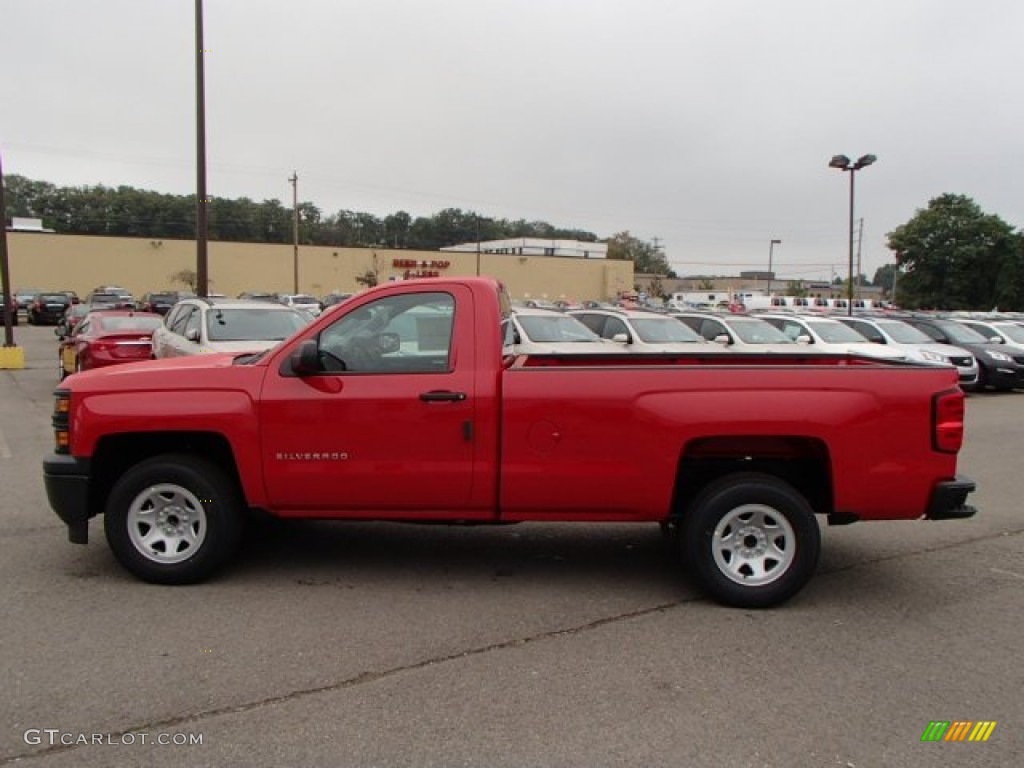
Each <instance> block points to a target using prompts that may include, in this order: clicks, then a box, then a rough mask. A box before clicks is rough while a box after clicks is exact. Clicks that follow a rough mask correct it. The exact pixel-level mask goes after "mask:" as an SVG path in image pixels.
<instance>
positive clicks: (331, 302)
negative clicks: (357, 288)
mask: <svg viewBox="0 0 1024 768" xmlns="http://www.w3.org/2000/svg"><path fill="white" fill-rule="evenodd" d="M353 296H355V294H354V293H328V294H327V295H326V296H324V300H323V301H321V302H320V307H321V309H327V308H328V307H335V306H337V305H338V304H343V303H345V302H346V301H348V300H349V299H351V298H352V297H353Z"/></svg>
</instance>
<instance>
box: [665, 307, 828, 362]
mask: <svg viewBox="0 0 1024 768" xmlns="http://www.w3.org/2000/svg"><path fill="white" fill-rule="evenodd" d="M671 317H674V318H676V319H677V320H678V321H680V322H682V323H685V324H686V325H688V326H689V327H690V328H692V329H693V330H694V331H696V332H697V333H698V334H700V335H701V336H703V337H704V338H705V339H707V340H708V341H713V342H715V343H717V344H721V345H722V346H724V347H728V348H729V349H732V350H733V351H734V352H750V353H762V354H763V353H766V352H767V353H769V354H788V355H792V354H796V353H803V352H807V351H809V350H810V348H809V347H807V346H804V345H799V344H797V343H796V342H795V341H794V340H793V339H791V338H789V337H788V336H786V334H784V333H783V332H782V331H780V330H779V329H778V328H776V327H775V326H774V325H772V324H771V323H769V322H768V321H767V320H762V319H760V318H758V317H754V316H752V315H740V314H705V313H702V312H673V313H672V314H671Z"/></svg>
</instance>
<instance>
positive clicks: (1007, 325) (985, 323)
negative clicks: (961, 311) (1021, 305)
mask: <svg viewBox="0 0 1024 768" xmlns="http://www.w3.org/2000/svg"><path fill="white" fill-rule="evenodd" d="M952 319H953V320H956V321H957V322H958V323H962V324H963V325H966V326H967V327H968V328H973V329H974V330H976V331H977V332H978V333H980V334H981V335H982V336H984V337H985V338H986V339H988V340H989V341H992V342H995V343H996V344H1005V345H1006V347H1005V349H1006V351H1007V353H1009V354H1011V355H1013V359H1014V360H1017V362H1018V363H1019V362H1021V360H1018V359H1017V358H1018V357H1019V356H1020V355H1021V354H1024V325H1021V322H1020V321H1019V320H974V319H969V318H960V317H955V318H952Z"/></svg>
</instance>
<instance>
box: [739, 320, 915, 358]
mask: <svg viewBox="0 0 1024 768" xmlns="http://www.w3.org/2000/svg"><path fill="white" fill-rule="evenodd" d="M757 317H760V318H761V319H762V320H767V321H768V322H769V323H771V324H772V325H774V326H775V327H776V328H778V329H779V330H780V331H782V332H783V333H784V334H785V335H786V336H787V337H788V338H790V339H792V340H793V341H795V342H796V343H797V344H808V345H811V346H813V347H814V348H815V349H817V350H818V351H819V352H831V353H833V354H838V355H862V356H864V357H876V358H879V359H882V360H906V359H907V353H906V352H904V351H903V350H901V349H898V348H896V347H887V346H884V345H880V344H872V343H871V342H870V341H868V340H867V339H865V338H864V337H863V336H861V335H860V334H859V333H857V331H855V330H854V329H853V328H851V327H850V326H848V325H845V324H844V323H841V322H839V321H838V320H836V319H835V318H832V317H818V316H815V315H775V314H758V315H757Z"/></svg>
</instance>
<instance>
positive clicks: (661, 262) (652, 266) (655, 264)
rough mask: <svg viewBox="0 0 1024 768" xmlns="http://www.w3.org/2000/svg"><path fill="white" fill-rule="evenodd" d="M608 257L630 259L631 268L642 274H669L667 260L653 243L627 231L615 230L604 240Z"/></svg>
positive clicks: (670, 271) (670, 272)
mask: <svg viewBox="0 0 1024 768" xmlns="http://www.w3.org/2000/svg"><path fill="white" fill-rule="evenodd" d="M605 242H606V243H607V244H608V258H609V259H620V260H624V261H632V262H633V269H634V270H636V271H637V272H640V273H642V274H649V275H666V276H670V275H671V274H672V270H670V269H669V266H668V260H667V259H666V258H665V254H664V253H662V251H661V249H660V248H657V247H656V246H655V245H654V244H653V243H648V242H645V241H644V240H639V239H637V238H635V237H633V236H632V235H631V234H630V233H629V232H628V231H624V232H617V233H616V234H614V235H612V236H611V237H609V238H608V239H607V240H606V241H605Z"/></svg>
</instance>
